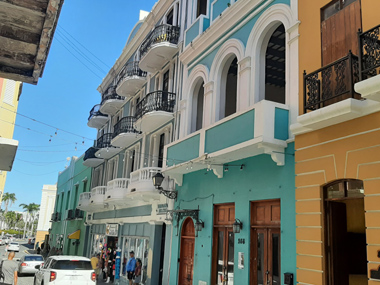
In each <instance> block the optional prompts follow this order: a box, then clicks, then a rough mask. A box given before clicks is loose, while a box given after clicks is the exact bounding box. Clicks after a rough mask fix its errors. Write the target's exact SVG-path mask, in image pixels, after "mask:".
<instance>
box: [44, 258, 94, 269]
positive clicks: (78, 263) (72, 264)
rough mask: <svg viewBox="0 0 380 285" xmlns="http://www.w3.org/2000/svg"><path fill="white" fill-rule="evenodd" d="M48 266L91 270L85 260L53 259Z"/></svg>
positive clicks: (89, 264) (88, 262)
mask: <svg viewBox="0 0 380 285" xmlns="http://www.w3.org/2000/svg"><path fill="white" fill-rule="evenodd" d="M50 268H52V269H60V270H92V266H91V262H90V261H87V260H53V261H52V263H51V266H50Z"/></svg>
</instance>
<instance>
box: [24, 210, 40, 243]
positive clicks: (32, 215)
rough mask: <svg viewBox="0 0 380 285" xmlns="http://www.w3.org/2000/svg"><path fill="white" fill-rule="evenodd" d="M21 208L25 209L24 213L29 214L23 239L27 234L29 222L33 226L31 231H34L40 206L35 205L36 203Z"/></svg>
mask: <svg viewBox="0 0 380 285" xmlns="http://www.w3.org/2000/svg"><path fill="white" fill-rule="evenodd" d="M20 207H22V208H23V209H24V212H27V218H26V221H25V226H24V235H23V238H25V232H26V228H27V225H28V222H30V224H31V230H33V222H34V220H35V219H36V216H37V213H38V211H39V210H40V205H38V204H35V203H30V204H20Z"/></svg>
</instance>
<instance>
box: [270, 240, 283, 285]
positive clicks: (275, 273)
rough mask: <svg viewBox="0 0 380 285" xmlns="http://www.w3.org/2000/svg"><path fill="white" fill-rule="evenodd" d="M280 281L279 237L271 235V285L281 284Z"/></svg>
mask: <svg viewBox="0 0 380 285" xmlns="http://www.w3.org/2000/svg"><path fill="white" fill-rule="evenodd" d="M280 279H281V278H280V235H279V234H272V283H273V284H281V283H280V282H281V280H280Z"/></svg>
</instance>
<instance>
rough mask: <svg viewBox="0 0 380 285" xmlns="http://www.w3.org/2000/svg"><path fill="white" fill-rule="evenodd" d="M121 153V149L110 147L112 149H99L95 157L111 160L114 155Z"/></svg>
mask: <svg viewBox="0 0 380 285" xmlns="http://www.w3.org/2000/svg"><path fill="white" fill-rule="evenodd" d="M119 152H120V148H118V147H113V146H110V147H104V148H101V149H99V150H98V151H97V152H96V154H95V155H96V157H99V158H104V159H109V158H111V157H113V156H114V155H116V154H118V153H119Z"/></svg>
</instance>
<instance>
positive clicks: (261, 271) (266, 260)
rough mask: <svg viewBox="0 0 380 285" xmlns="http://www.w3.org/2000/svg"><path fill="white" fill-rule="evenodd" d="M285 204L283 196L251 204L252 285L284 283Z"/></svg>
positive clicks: (277, 284)
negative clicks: (283, 219)
mask: <svg viewBox="0 0 380 285" xmlns="http://www.w3.org/2000/svg"><path fill="white" fill-rule="evenodd" d="M280 226H281V207H280V201H279V200H270V201H263V202H253V205H252V206H251V243H250V244H251V258H250V259H251V268H250V276H251V277H250V284H251V285H264V284H265V285H267V284H269V285H280V284H281V283H280V282H281V229H280Z"/></svg>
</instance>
